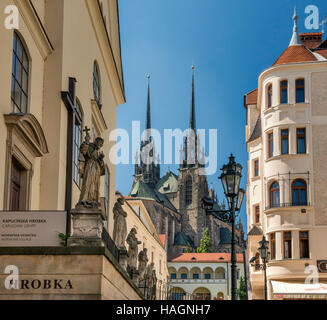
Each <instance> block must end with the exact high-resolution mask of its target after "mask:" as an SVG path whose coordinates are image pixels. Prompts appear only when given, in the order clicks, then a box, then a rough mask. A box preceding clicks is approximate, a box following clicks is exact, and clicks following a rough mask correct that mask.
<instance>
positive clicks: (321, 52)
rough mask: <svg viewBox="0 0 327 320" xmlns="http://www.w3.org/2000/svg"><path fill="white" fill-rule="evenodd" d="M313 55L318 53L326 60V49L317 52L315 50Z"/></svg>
mask: <svg viewBox="0 0 327 320" xmlns="http://www.w3.org/2000/svg"><path fill="white" fill-rule="evenodd" d="M315 53H318V54H320V55H321V56H323V57H324V58H326V59H327V49H318V50H315Z"/></svg>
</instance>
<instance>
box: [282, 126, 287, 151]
mask: <svg viewBox="0 0 327 320" xmlns="http://www.w3.org/2000/svg"><path fill="white" fill-rule="evenodd" d="M281 147H282V154H288V129H283V130H282V131H281Z"/></svg>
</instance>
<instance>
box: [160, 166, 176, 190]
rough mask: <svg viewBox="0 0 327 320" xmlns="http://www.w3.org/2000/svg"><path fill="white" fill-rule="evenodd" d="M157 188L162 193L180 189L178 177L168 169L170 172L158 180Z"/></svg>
mask: <svg viewBox="0 0 327 320" xmlns="http://www.w3.org/2000/svg"><path fill="white" fill-rule="evenodd" d="M156 189H157V190H158V191H159V192H160V193H171V192H177V191H178V177H177V175H176V174H174V173H173V172H171V171H170V170H168V172H167V173H166V174H165V175H164V176H163V177H162V178H161V179H160V180H159V181H158V183H157V185H156Z"/></svg>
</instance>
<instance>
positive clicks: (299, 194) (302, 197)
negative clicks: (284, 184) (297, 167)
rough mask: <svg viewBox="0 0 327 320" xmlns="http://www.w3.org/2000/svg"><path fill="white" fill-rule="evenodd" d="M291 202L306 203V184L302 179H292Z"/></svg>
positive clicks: (297, 204) (295, 204)
mask: <svg viewBox="0 0 327 320" xmlns="http://www.w3.org/2000/svg"><path fill="white" fill-rule="evenodd" d="M292 204H293V206H305V205H307V184H306V182H305V181H304V180H301V179H298V180H295V181H293V183H292Z"/></svg>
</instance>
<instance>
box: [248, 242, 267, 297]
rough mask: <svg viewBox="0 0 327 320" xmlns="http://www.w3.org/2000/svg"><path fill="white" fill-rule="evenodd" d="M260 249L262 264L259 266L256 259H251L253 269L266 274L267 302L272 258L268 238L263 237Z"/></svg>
mask: <svg viewBox="0 0 327 320" xmlns="http://www.w3.org/2000/svg"><path fill="white" fill-rule="evenodd" d="M259 245H260V247H259V248H258V251H259V254H260V257H261V259H262V262H263V263H262V264H257V263H254V261H255V257H253V258H252V259H251V261H250V262H251V265H252V266H253V267H256V268H258V269H259V270H263V272H264V281H265V300H268V287H267V261H268V260H269V257H270V252H269V241H268V240H266V237H265V236H263V237H262V240H261V241H259Z"/></svg>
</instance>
